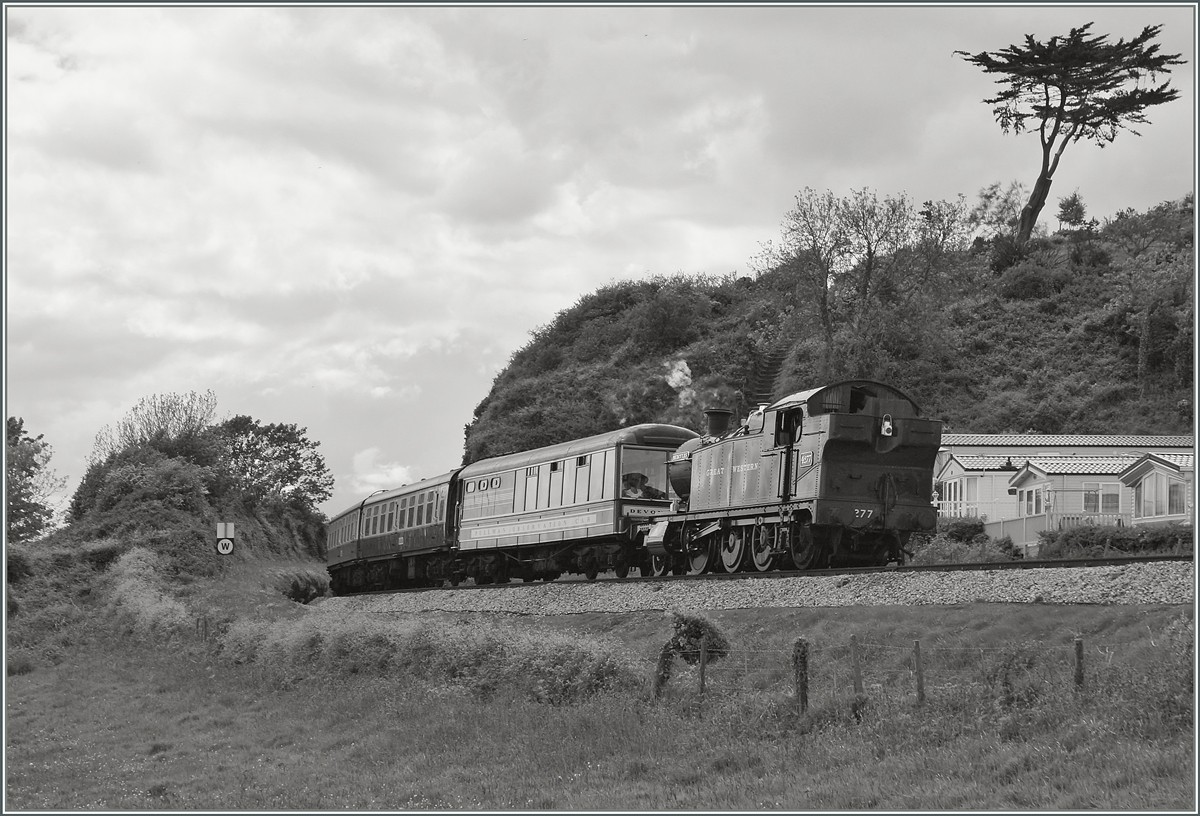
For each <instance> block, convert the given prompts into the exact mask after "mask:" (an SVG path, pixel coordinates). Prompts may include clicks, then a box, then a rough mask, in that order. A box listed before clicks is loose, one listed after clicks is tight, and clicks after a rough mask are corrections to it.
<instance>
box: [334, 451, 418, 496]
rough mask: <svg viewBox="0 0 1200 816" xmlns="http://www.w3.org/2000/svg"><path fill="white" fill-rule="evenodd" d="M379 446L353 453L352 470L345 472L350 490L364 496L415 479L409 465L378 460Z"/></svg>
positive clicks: (380, 452) (379, 454) (380, 454)
mask: <svg viewBox="0 0 1200 816" xmlns="http://www.w3.org/2000/svg"><path fill="white" fill-rule="evenodd" d="M382 455H383V452H382V451H381V450H380V449H379V448H374V447H372V448H366V449H365V450H361V451H359V452H358V453H356V454H354V459H353V463H354V472H353V473H351V474H346V478H349V480H350V488H351V491H352V492H353V493H355V494H361V495H363V496H366V495H368V494H370V493H373V492H375V491H376V490H392V489H394V488H397V487H401V486H403V485H406V484H410V483H412V482H415V481H417V478H416V477H415V476H414V471H413V469H412V468H411V467H408V466H406V465H401V464H398V463H396V462H380V461H378V460H379V457H380V456H382Z"/></svg>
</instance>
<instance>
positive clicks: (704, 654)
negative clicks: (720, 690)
mask: <svg viewBox="0 0 1200 816" xmlns="http://www.w3.org/2000/svg"><path fill="white" fill-rule="evenodd" d="M706 666H708V635H703V636H701V638H700V694H701V695H702V696H703V694H704V671H705V667H706Z"/></svg>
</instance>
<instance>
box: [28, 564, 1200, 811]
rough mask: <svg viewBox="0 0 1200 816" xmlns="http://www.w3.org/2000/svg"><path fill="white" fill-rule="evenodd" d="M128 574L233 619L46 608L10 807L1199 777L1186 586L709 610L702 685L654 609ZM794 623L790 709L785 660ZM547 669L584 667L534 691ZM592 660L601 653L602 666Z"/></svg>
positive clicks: (914, 802) (1006, 794)
mask: <svg viewBox="0 0 1200 816" xmlns="http://www.w3.org/2000/svg"><path fill="white" fill-rule="evenodd" d="M139 569H140V567H139ZM117 574H118V576H124V577H120V578H119V580H117V579H114V581H115V583H113V584H112V586H111V587H110V588H109V589H108V590H105V591H108V592H118V591H120V592H124V593H126V595H130V593H132V595H133V596H135V597H136V598H137V603H136V604H134V607H135V608H137V607H138V604H141V605H142V606H145V607H146V610H145V611H148V613H151V614H152V613H153V612H154V611H155V610H157V609H161V608H170V609H174V608H175V607H174V606H173V604H174V603H175V602H176V601H178V602H179V603H183V604H185V606H186V608H188V609H190V610H199V612H193V614H203V615H205V616H206V617H210V618H212V619H213V620H214V621H215V624H214V626H217V625H218V624H219V626H222V627H223V626H227V625H232V628H230V629H229V632H228V633H227V634H226V635H224V638H225V641H224V643H218V642H216V641H215V640H213V639H210V640H209V641H202V640H200V639H199V637H197V635H196V632H195V631H194V630H188V629H178V630H176V631H174V632H162V631H155V630H154V629H153V628H146V627H139V626H138V625H136V623H135V618H131V617H130V615H131V614H132V613H130V612H128V610H126V611H125V612H122V611H121V609H122V608H121V607H113V606H112V605H111V604H109V605H105V604H104V603H101V602H99V601H97V603H96V606H95V614H90V615H81V616H78V617H77V618H76V619H73V620H72V621H71V622H69V623H68V624H65V625H64V628H61V629H58V630H55V638H56V641H57V643H58V644H59V645H58V646H57V651H56V652H55V659H54V660H51V661H46V660H39V661H38V662H37V665H36V666H35V667H34V668H33V670H32V671H29V672H28V673H22V674H17V675H13V676H10V677H8V678H7V695H6V714H7V716H6V726H5V727H6V739H7V757H6V759H7V789H6V799H7V801H6V805H7V810H30V809H38V810H76V809H89V810H95V809H103V810H114V809H116V810H139V809H141V810H176V809H179V810H293V809H295V810H317V809H330V810H332V809H346V808H349V809H354V810H396V809H415V810H439V809H456V810H458V809H461V810H538V809H549V810H861V809H880V810H894V809H919V810H964V809H1035V810H1073V809H1085V808H1086V809H1099V810H1143V809H1146V810H1178V811H1184V810H1192V809H1193V805H1194V799H1195V769H1194V759H1195V753H1194V728H1193V706H1192V671H1191V659H1192V658H1191V638H1192V626H1191V610H1190V608H1187V607H1135V608H1130V607H1054V606H1046V605H1036V606H1034V605H1029V606H1026V605H998V604H991V605H989V604H968V605H961V606H956V607H938V608H934V607H904V608H880V607H876V608H856V609H770V610H738V611H726V612H713V613H709V614H707V617H708V618H709V619H710V620H712V621H713V622H714V624H715V625H716V626H718V627H719V628H720V630H721V631H722V632H723V633H724V634H725V635H726V636H727V637H728V638H729V640H730V641H731V642H732V643H733V644H735V649H734V651H733V652H732V653H731V654H730V655H729V656H728V657H727V658H726V659H725V660H723V661H721V662H719V663H714V664H713V665H712V666H710V667H708V670H707V676H706V689H705V694H704V695H703V697H701V696H700V695H699V694H698V688H699V687H698V670H697V667H695V666H688V665H685V664H683V663H682V662H678V663H677V665H676V666H675V670H674V672H673V675H672V677H671V679H670V681H669V682H668V683H667V685H666V687H665V693H664V694H663V696H662V698H661V699H660V700H659V701H657V702H654V701H652V699H651V694H650V677H651V673H652V669H653V667H654V658H655V656H656V655H657V653H658V651H659V649H660V648H661V647H662V645H663V644H664V642H665V641H666V640H667V639H668V638H669V637H670V636H671V631H672V630H671V618H670V617H669V616H668V615H666V614H664V613H662V612H645V613H635V614H624V615H599V614H596V615H576V616H564V617H558V618H516V617H511V616H508V617H503V618H501V617H499V616H477V615H464V614H459V615H436V614H430V615H418V616H403V617H402V618H398V617H397V616H386V619H384V620H382V621H379V620H372V621H369V622H368V621H367V620H366V619H361V620H360V619H357V618H353V617H350V618H347V617H344V616H342V617H339V616H332V615H328V614H327V613H326V612H322V611H321V604H319V603H318V604H317V605H316V606H315V608H310V609H305V608H302V607H300V606H299V605H298V604H293V603H292V602H290V601H287V600H285V599H283V596H282V595H280V594H279V593H278V592H277V591H273V590H272V589H271V588H272V587H273V586H275V585H277V584H279V583H280V581H279V580H277V579H275V578H268V579H265V580H247V581H244V582H243V586H242V587H241V589H240V590H239V589H237V587H236V584H237V582H234V581H226V582H224V583H221V584H212V585H205V584H203V583H194V584H191V585H189V586H188V587H187V588H186V589H185V590H184V591H182V592H178V593H176V594H175V595H174V596H172V597H171V598H165V597H164V596H161V595H154V594H153V593H151V594H150V595H143V594H138V592H135V591H134V590H131V589H130V586H135V585H134V584H130V583H129V581H130V580H133V578H136V577H137V576H138V575H139V574H141V573H138V572H137V571H136V570H133V569H132V568H129V569H126V570H125V571H124V572H123V573H122V572H120V571H119V570H118V571H117ZM130 576H133V578H130ZM122 582H124V583H122ZM283 583H286V581H285V582H283ZM156 586H157V587H158V588H157V589H156V590H155V592H159V591H161V590H163V587H162V586H161V585H156ZM231 587H232V588H231ZM98 592H99V590H98ZM147 598H149V599H150V600H146V599H147ZM157 604H166V607H160V606H158V605H157ZM300 613H303V614H300ZM135 617H136V616H135ZM114 621H119V624H117V625H114V623H113V622H114ZM214 631H215V630H214ZM239 632H240V634H239V635H238V637H239V638H240V640H238V643H239V644H240V645H238V646H237V648H233V647H232V646H231V645H230V644H231V643H232V641H233V640H235V638H234V637H233V635H234V634H236V633H239ZM314 632H321V633H322V634H321V635H320V636H319V637H318V636H314ZM210 634H211V633H210ZM850 634H855V635H856V636H857V639H858V641H859V642H860V643H861V644H862V653H861V655H860V657H861V661H862V664H863V665H862V673H863V676H864V685H865V691H864V694H863V696H862V697H861V698H860V697H856V696H855V694H854V693H853V689H852V682H851V679H850V674H849V672H850V662H849V658H848V653H847V652H846V643H847V641H848V638H849V635H850ZM801 635H803V636H804V637H805V638H807V639H808V640H809V642H810V643H811V644H812V657H811V659H812V672H811V674H812V689H811V700H810V702H811V706H810V708H809V710H808V711H807V712H806V713H805V714H804V715H803V716H800V715H799V714H798V713H797V710H796V701H795V698H794V696H793V686H792V672H791V664H790V653H791V649H792V646H793V644H794V641H795V639H796V638H797V637H799V636H801ZM1076 635H1082V636H1083V637H1084V638H1085V643H1086V644H1087V655H1088V657H1087V663H1086V667H1087V675H1086V680H1087V683H1086V685H1085V688H1084V690H1083V692H1078V691H1076V690H1075V689H1074V688H1073V685H1072V682H1071V677H1072V674H1071V672H1072V667H1071V662H1070V657H1071V644H1072V641H1073V638H1074V637H1075V636H1076ZM256 638H257V640H255V639H256ZM915 639H919V640H921V643H922V649H923V654H924V656H925V657H924V659H925V661H926V662H925V674H926V690H927V699H926V701H925V704H924V705H922V706H917V705H916V701H915V696H914V693H913V692H914V688H913V671H912V663H911V648H912V642H913V640H915ZM63 643H66V644H67V646H66V647H65V648H64V647H63V646H62V645H61V644H63ZM255 644H258V645H257V646H256V645H255ZM24 648H26V649H29V648H31V647H29V646H26V647H24ZM256 649H257V651H255V650H256ZM422 650H423V651H422ZM522 669H523V670H524V671H523V672H522ZM534 675H539V676H541V678H540V680H539V677H535V676H534ZM550 675H553V676H554V677H556V678H558V680H557V681H556V682H559V683H560V684H566V685H561V688H570V689H575V690H576V691H578V690H579V689H584V692H580V693H576V694H570V695H565V694H547V693H546V682H547V681H546V679H545V678H546V677H547V676H550ZM581 677H582V678H584V679H587V678H592V677H601V678H603V679H604V682H598V683H597V684H595V688H596V689H601V690H598V691H595V690H593V691H587V690H588V689H592V686H591V685H588V684H586V683H584V684H581V682H580V678H581ZM604 689H607V690H604Z"/></svg>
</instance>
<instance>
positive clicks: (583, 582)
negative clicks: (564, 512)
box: [345, 555, 1194, 597]
mask: <svg viewBox="0 0 1200 816" xmlns="http://www.w3.org/2000/svg"><path fill="white" fill-rule="evenodd" d="M1192 560H1194V559H1193V556H1191V555H1139V556H1121V557H1109V558H1056V559H1025V560H1021V561H989V562H973V563H968V564H907V565H903V566H900V565H890V566H886V567H843V568H836V569H822V570H775V571H772V572H735V573H724V572H713V573H704V574H702V575H663V576H659V577H638V578H634V577H629V578H616V577H615V576H613V577H603V576H602V577H600V578H597V579H596V580H594V581H589V580H587V579H586V578H583V577H569V578H560V579H558V580H556V581H552V582H542V581H531V582H523V581H516V582H510V583H506V584H482V585H476V584H473V583H472V584H459V585H458V586H457V587H449V586H444V587H413V588H406V589H385V590H375V591H369V592H355V593H352V594H349V595H346V596H345V597H369V596H372V595H398V594H400V595H403V594H414V593H416V594H421V593H438V592H446V591H455V592H458V591H468V592H469V591H475V590H489V589H491V590H497V589H498V590H505V589H516V588H519V587H529V586H539V585H540V586H544V585H547V584H553V585H555V586H562V587H569V586H572V585H579V586H594V585H596V584H619V585H638V584H674V583H677V582H681V581H682V582H707V581H745V580H768V581H769V580H780V579H786V578H829V577H836V576H855V575H895V574H921V573H944V572H987V571H992V572H1004V571H1013V570H1037V569H1064V568H1066V569H1086V568H1095V567H1111V566H1125V565H1131V564H1154V563H1162V562H1174V563H1179V562H1190V561H1192Z"/></svg>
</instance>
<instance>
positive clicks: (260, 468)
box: [218, 414, 333, 510]
mask: <svg viewBox="0 0 1200 816" xmlns="http://www.w3.org/2000/svg"><path fill="white" fill-rule="evenodd" d="M218 427H219V429H220V430H221V432H222V433H223V434H224V435H225V436H226V438H227V439H228V443H229V460H228V465H229V468H230V470H231V471H232V473H233V475H234V478H235V479H236V480H237V482H238V483H239V485H240V486H241V488H242V491H243V492H244V493H246V494H247V495H249V496H250V497H251V498H253V499H256V500H261V499H263V498H266V497H267V496H271V495H274V496H278V497H280V498H282V499H285V500H288V501H293V502H296V503H298V504H301V505H303V506H305V507H307V508H308V509H310V510H315V509H316V507H317V505H318V504H320V503H321V502H323V501H325V500H326V499H328V498H329V497H330V495H332V493H333V475H332V474H331V473H330V472H329V470H328V468H326V467H325V459H324V457H322V456H321V454H320V453H318V452H317V447H318V446H319V445H320V444H321V443H320V442H314V441H312V440H310V439H308V438H307V437H305V435H304V434H305V433H307V431H308V429H307V428H298V427H297V426H296V425H294V424H293V425H284V424H282V423H272V424H270V425H263V424H262V423H260V422H259V421H258V420H256V419H253V418H251V417H248V416H246V415H244V414H241V415H238V416H235V417H233V418H232V419H228V420H226V421H225V422H223V423H221V425H220V426H218Z"/></svg>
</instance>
